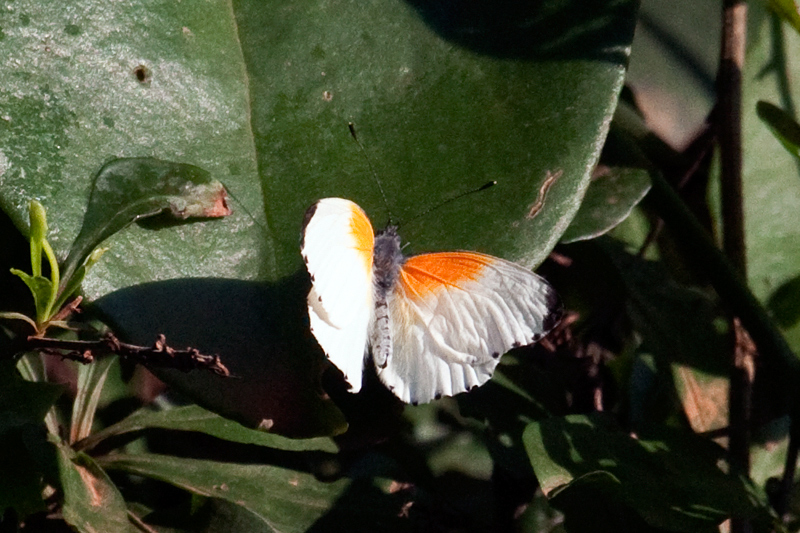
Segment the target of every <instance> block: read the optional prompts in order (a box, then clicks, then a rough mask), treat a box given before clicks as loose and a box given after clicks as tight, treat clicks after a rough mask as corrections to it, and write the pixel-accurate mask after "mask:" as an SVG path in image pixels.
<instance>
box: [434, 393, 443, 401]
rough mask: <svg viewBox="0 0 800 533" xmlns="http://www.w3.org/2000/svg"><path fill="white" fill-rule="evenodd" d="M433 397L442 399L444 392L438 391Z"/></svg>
mask: <svg viewBox="0 0 800 533" xmlns="http://www.w3.org/2000/svg"><path fill="white" fill-rule="evenodd" d="M433 399H434V400H441V399H442V393H441V392H437V393H436V394H434V395H433Z"/></svg>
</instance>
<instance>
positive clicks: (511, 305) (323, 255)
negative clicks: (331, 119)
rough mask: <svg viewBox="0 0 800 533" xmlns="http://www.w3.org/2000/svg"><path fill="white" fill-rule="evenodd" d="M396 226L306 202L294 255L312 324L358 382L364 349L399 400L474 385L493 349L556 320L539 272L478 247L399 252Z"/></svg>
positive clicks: (496, 355)
mask: <svg viewBox="0 0 800 533" xmlns="http://www.w3.org/2000/svg"><path fill="white" fill-rule="evenodd" d="M400 244H401V242H400V237H399V236H398V234H397V227H396V226H391V225H390V226H388V227H387V228H386V229H385V230H384V231H382V232H379V233H378V234H377V235H375V233H374V231H373V229H372V224H371V223H370V221H369V218H368V217H367V215H366V213H365V212H364V211H363V210H362V209H361V208H360V207H359V206H358V205H357V204H355V203H354V202H352V201H350V200H346V199H343V198H324V199H322V200H319V201H318V202H316V203H315V204H314V205H312V206H311V207H309V208H308V210H307V211H306V214H305V218H304V221H303V239H302V244H301V254H302V256H303V260H304V262H305V264H306V268H307V269H308V272H309V274H310V277H311V285H312V286H311V290H310V291H309V293H308V315H309V320H310V326H311V332H312V333H313V335H314V336H315V337H316V339H317V342H318V343H319V345H320V346H321V347H322V349H323V351H324V352H325V354H326V355H327V357H328V359H329V360H330V361H331V362H332V363H333V364H334V365H336V366H337V367H338V368H339V369H340V370H341V371H342V373H343V374H344V378H345V380H346V381H347V382H348V384H349V385H350V386H351V392H358V391H359V390H360V389H361V381H362V373H363V371H364V366H365V364H366V362H367V361H368V357H369V354H370V353H371V355H372V360H373V362H374V365H375V369H376V371H377V374H378V377H379V378H380V380H381V381H382V382H383V384H384V385H386V387H387V388H389V390H391V391H392V392H393V393H394V394H395V395H396V396H397V397H398V398H400V399H401V400H403V401H404V402H406V403H413V404H417V403H426V402H429V401H431V400H434V399H438V398H441V397H442V396H453V395H455V394H458V393H461V392H465V391H469V390H472V389H474V388H476V387H478V386H480V385H482V384H484V383H485V382H486V381H488V380H489V378H491V376H492V373H493V372H494V369H495V367H496V366H497V364H498V362H499V359H500V356H501V355H502V354H504V353H505V352H507V351H508V350H510V349H511V348H514V347H518V346H523V345H527V344H532V343H534V342H536V341H538V340H540V339H541V338H542V337H543V336H544V335H545V334H546V333H547V332H549V331H550V330H551V329H552V328H554V327H555V326H556V325H557V324H558V322H559V321H560V319H561V309H562V307H561V302H560V300H559V298H558V295H557V294H556V292H555V290H554V289H553V288H552V287H551V286H550V285H549V284H548V283H547V282H546V281H545V280H544V279H542V278H541V277H539V276H537V275H536V274H534V273H533V272H531V271H530V270H528V269H526V268H523V267H521V266H519V265H517V264H515V263H512V262H510V261H506V260H504V259H500V258H498V257H493V256H490V255H485V254H481V253H477V252H461V251H459V252H444V253H429V254H422V255H414V256H410V257H405V256H404V255H403V254H402V251H401V245H400Z"/></svg>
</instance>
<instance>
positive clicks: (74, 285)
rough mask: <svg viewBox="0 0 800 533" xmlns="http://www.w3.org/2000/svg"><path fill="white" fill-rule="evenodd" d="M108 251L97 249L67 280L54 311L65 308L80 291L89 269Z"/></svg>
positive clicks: (106, 249)
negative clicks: (68, 301)
mask: <svg viewBox="0 0 800 533" xmlns="http://www.w3.org/2000/svg"><path fill="white" fill-rule="evenodd" d="M107 251H108V248H95V249H94V251H92V253H91V254H89V257H88V258H87V259H86V261H84V263H83V264H82V265H81V266H79V267H78V269H77V270H76V271H75V273H74V274H73V275H72V276H70V277H69V279H67V280H65V282H66V284H65V285H64V289H63V290H62V291H61V294H60V295H59V296H58V299H57V300H56V302H55V305H53V309H55V310H56V311H58V310H59V309H61V307H63V305H64V304H65V303H67V300H69V299H70V298H71V297H72V296H73V295H74V294H75V293H76V292H77V291H78V289H80V286H81V283H82V282H83V279H84V278H85V277H86V273H87V272H89V269H90V268H92V266H94V264H95V263H97V261H99V260H100V258H101V257H102V256H103V254H104V253H106V252H107Z"/></svg>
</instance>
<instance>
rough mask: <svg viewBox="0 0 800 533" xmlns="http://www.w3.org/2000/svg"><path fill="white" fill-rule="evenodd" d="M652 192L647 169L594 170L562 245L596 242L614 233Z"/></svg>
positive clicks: (614, 168)
mask: <svg viewBox="0 0 800 533" xmlns="http://www.w3.org/2000/svg"><path fill="white" fill-rule="evenodd" d="M649 190H650V176H649V174H648V173H647V171H646V170H644V169H641V168H624V167H610V168H609V167H603V168H602V171H599V172H598V171H595V175H594V176H593V177H592V182H591V184H590V185H589V189H588V190H587V191H586V196H584V197H583V202H582V203H581V207H580V209H579V210H578V213H577V214H576V215H575V218H573V219H572V222H571V223H570V225H569V227H568V228H567V231H566V232H564V235H562V236H561V242H562V243H570V242H576V241H583V240H588V239H594V238H596V237H599V236H600V235H603V234H605V233H607V232H609V231H611V230H612V229H614V228H615V227H616V226H617V225H618V224H619V223H620V222H622V221H623V220H625V219H626V218H627V217H628V215H630V214H631V211H632V210H633V208H634V207H635V206H636V205H637V204H638V203H639V202H640V201H641V200H642V198H644V197H645V195H646V194H647V192H648V191H649Z"/></svg>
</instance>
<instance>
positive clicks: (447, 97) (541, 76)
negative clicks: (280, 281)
mask: <svg viewBox="0 0 800 533" xmlns="http://www.w3.org/2000/svg"><path fill="white" fill-rule="evenodd" d="M235 10H236V18H237V22H238V28H239V35H240V38H241V40H242V48H243V52H244V57H245V62H246V65H247V69H248V72H250V73H251V76H252V77H251V86H250V88H251V95H252V103H253V108H252V113H253V115H252V116H253V120H252V124H253V130H254V135H255V139H256V149H257V153H258V162H259V170H260V172H261V176H262V179H264V181H263V185H264V190H265V197H266V199H267V213H268V219H269V221H270V227H271V229H272V230H273V232H274V234H275V236H276V240H277V244H278V249H277V250H276V255H277V265H278V270H279V271H281V272H289V271H292V270H294V269H295V268H297V267H298V266H300V262H299V260H298V258H297V252H296V247H297V244H296V238H295V237H294V235H295V234H296V232H297V227H298V221H299V220H300V218H301V217H302V214H303V211H304V209H305V208H306V207H307V206H308V204H309V202H310V200H312V199H315V198H319V197H324V196H343V197H347V198H351V199H353V200H355V201H356V202H358V203H359V204H361V206H362V207H364V208H365V210H366V211H367V213H369V214H370V215H371V216H372V217H373V220H374V222H375V224H376V225H377V226H379V227H380V226H381V225H382V224H384V223H385V222H386V221H387V219H388V215H389V213H387V207H388V209H389V210H390V211H391V214H392V215H393V218H394V219H395V220H396V221H399V222H400V223H401V224H402V223H404V222H408V221H409V220H411V219H412V218H413V217H414V215H417V214H419V213H421V212H422V211H424V210H425V208H427V207H431V206H432V205H435V204H437V203H438V202H441V201H443V200H446V199H448V198H451V197H453V196H455V195H457V194H458V193H461V192H464V191H466V190H470V189H473V188H475V187H477V186H480V185H482V184H483V183H485V182H486V181H488V180H497V182H498V185H497V186H495V187H493V188H492V189H489V190H488V191H486V192H483V193H481V195H480V197H475V196H473V197H471V198H468V199H464V200H460V201H458V202H453V203H449V204H448V205H446V206H444V207H442V208H440V209H438V210H437V211H436V215H435V222H434V218H433V216H429V217H427V218H423V219H422V220H420V221H418V222H415V223H411V224H408V226H404V227H403V235H404V237H405V239H407V240H408V241H410V242H411V245H412V246H411V247H412V249H413V250H415V251H422V250H432V249H447V248H474V249H479V250H483V251H487V252H491V253H495V254H498V255H503V256H506V257H509V258H512V259H515V260H520V261H522V262H524V263H525V264H527V265H529V266H535V265H536V264H538V263H539V262H541V260H542V259H543V258H544V257H545V256H546V255H547V253H548V252H549V250H550V249H551V248H552V246H553V245H554V244H555V242H556V241H557V239H558V237H559V236H560V234H561V232H563V230H564V228H566V226H567V224H568V223H569V220H570V219H571V218H572V216H573V215H574V213H575V211H576V210H577V208H578V205H579V202H580V199H581V197H582V195H583V191H584V189H585V188H586V186H587V185H588V180H589V173H590V170H591V168H592V166H593V164H594V163H595V161H596V159H597V155H598V152H599V147H600V146H601V141H602V139H603V138H604V136H605V133H606V131H607V125H608V121H609V119H610V116H611V113H612V112H613V109H614V106H615V104H616V95H617V93H618V90H619V88H620V86H621V85H620V83H621V81H622V79H623V75H624V64H625V57H626V47H627V46H628V43H629V41H630V38H631V28H632V26H631V23H632V20H633V19H632V17H633V15H634V4H633V3H631V2H626V1H622V2H620V1H608V2H598V3H594V4H592V5H591V6H590V7H587V5H586V4H585V3H581V2H563V3H555V2H553V3H528V4H522V5H512V4H508V3H494V2H480V3H477V4H474V5H471V7H470V8H466V7H453V6H449V5H447V4H443V3H440V2H437V1H426V0H418V1H409V2H400V1H397V0H372V1H369V2H337V3H330V2H324V1H317V2H303V3H301V4H295V3H286V2H269V3H266V4H265V3H264V2H256V1H240V2H236V3H235ZM348 121H353V122H354V123H355V125H356V128H357V130H358V132H359V137H360V139H361V142H362V143H363V144H364V145H365V148H366V153H367V155H368V157H369V159H370V160H371V162H372V167H373V168H374V169H375V171H376V173H377V175H378V177H379V178H380V181H381V183H382V185H383V188H384V189H385V192H386V196H387V201H388V204H389V205H388V206H385V205H384V203H383V200H382V199H381V195H380V192H379V190H378V187H377V184H376V183H375V181H374V180H373V178H372V176H371V175H370V171H369V166H368V165H367V164H366V163H365V161H364V160H363V158H362V157H361V154H360V153H359V150H358V148H357V146H356V145H355V144H354V143H353V141H352V140H351V139H350V137H349V135H348V134H347V128H346V124H347V122H348ZM276 150H280V156H277V157H276ZM559 172H563V174H561V177H560V178H559V179H558V180H557V181H556V182H555V183H554V184H553V185H552V186H551V187H550V190H549V191H547V194H546V201H545V203H544V208H543V209H542V210H541V211H539V213H538V215H535V213H534V212H532V211H533V210H532V207H533V206H534V205H535V204H536V203H537V199H538V198H539V196H540V192H542V191H541V187H542V185H543V184H544V182H545V180H546V178H547V176H548V175H551V174H558V173H559Z"/></svg>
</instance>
